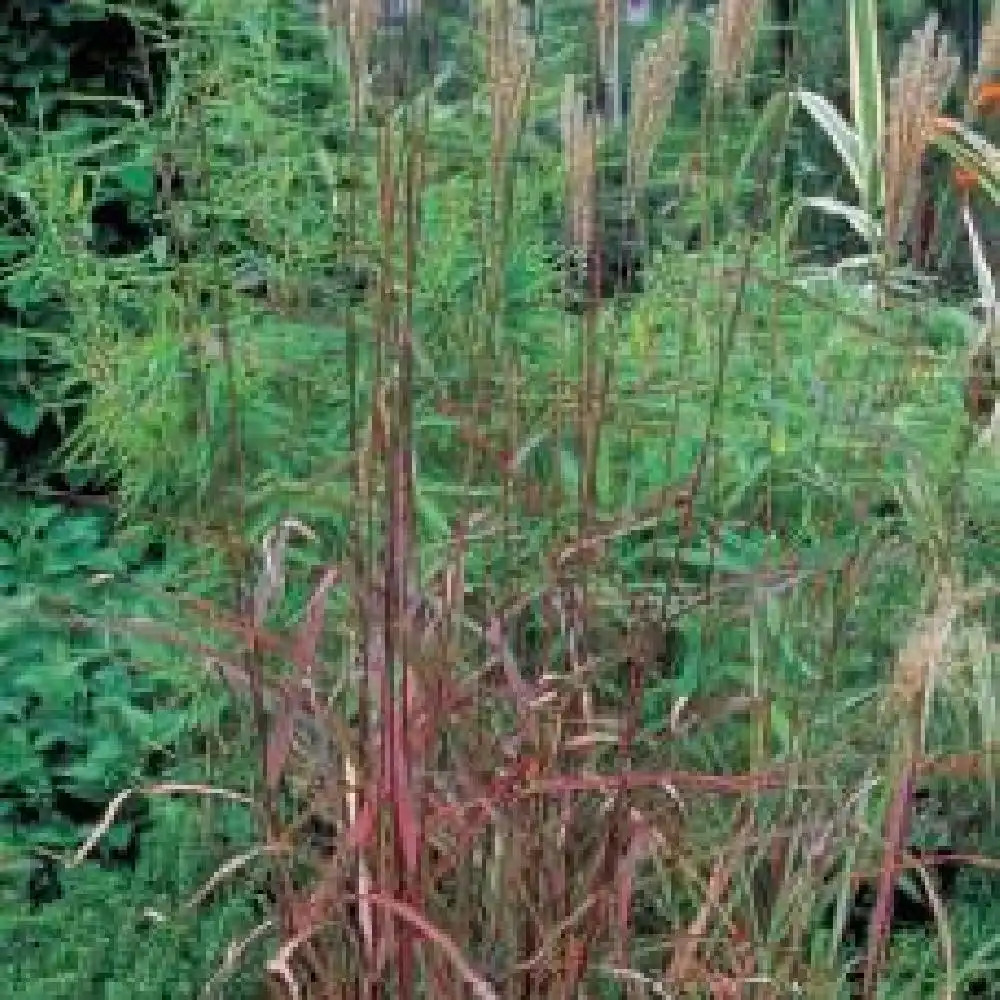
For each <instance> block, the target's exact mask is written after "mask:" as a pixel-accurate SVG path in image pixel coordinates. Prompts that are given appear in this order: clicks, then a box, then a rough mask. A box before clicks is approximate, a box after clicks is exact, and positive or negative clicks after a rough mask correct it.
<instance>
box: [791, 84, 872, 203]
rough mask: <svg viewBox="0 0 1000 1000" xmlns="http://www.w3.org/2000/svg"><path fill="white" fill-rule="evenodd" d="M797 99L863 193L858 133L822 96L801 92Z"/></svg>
mask: <svg viewBox="0 0 1000 1000" xmlns="http://www.w3.org/2000/svg"><path fill="white" fill-rule="evenodd" d="M796 98H797V99H798V102H799V104H801V105H802V107H803V108H805V109H806V111H808V112H809V114H810V115H811V116H812V118H813V121H815V122H816V124H817V125H819V127H820V128H821V129H822V130H823V131H824V132H825V133H826V135H827V138H828V139H829V140H830V141H831V142H832V143H833V145H834V147H835V148H836V150H837V152H838V153H839V154H840V158H841V160H843V162H844V166H845V167H847V170H848V172H849V173H850V175H851V180H853V181H854V186H855V187H856V188H857V189H858V192H859V193H861V192H862V191H863V185H864V176H863V173H862V161H861V149H860V144H859V140H858V135H857V132H855V130H854V129H853V128H852V127H851V126H850V125H849V124H848V123H847V122H846V121H844V118H843V115H841V113H840V112H839V111H838V110H837V109H836V108H835V107H834V106H833V105H832V104H831V103H830V102H829V101H828V100H827V99H826V98H825V97H824V96H823V95H822V94H816V93H814V92H813V91H811V90H800V91H797V92H796Z"/></svg>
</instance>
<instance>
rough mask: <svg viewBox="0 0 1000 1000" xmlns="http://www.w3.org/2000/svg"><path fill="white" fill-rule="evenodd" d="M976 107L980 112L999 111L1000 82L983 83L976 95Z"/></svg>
mask: <svg viewBox="0 0 1000 1000" xmlns="http://www.w3.org/2000/svg"><path fill="white" fill-rule="evenodd" d="M976 107H977V108H979V109H980V110H981V111H997V110H1000V80H992V81H990V82H989V83H986V82H983V83H981V84H980V85H979V88H978V92H977V93H976Z"/></svg>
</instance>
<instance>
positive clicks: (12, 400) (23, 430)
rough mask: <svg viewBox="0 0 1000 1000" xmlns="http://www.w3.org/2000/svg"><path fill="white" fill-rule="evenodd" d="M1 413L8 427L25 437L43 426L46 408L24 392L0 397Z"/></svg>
mask: <svg viewBox="0 0 1000 1000" xmlns="http://www.w3.org/2000/svg"><path fill="white" fill-rule="evenodd" d="M0 415H2V416H3V420H4V422H5V423H6V424H7V426H8V427H11V428H13V429H14V430H15V431H17V432H18V434H22V435H24V437H31V435H32V434H34V433H35V432H36V431H37V430H38V428H39V427H40V426H41V423H42V418H43V417H44V416H45V410H44V408H43V407H42V406H41V404H40V403H37V402H36V401H35V400H33V399H31V398H30V397H29V396H27V395H26V394H24V393H18V394H17V395H15V396H6V397H3V398H0Z"/></svg>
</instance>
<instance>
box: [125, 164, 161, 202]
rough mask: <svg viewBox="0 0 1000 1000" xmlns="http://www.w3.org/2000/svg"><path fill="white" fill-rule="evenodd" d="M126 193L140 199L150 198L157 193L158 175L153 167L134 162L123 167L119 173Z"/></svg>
mask: <svg viewBox="0 0 1000 1000" xmlns="http://www.w3.org/2000/svg"><path fill="white" fill-rule="evenodd" d="M118 177H119V180H120V181H121V185H122V189H123V190H124V191H125V193H126V194H129V195H132V196H133V197H134V198H138V199H140V200H148V199H150V198H153V197H154V196H155V195H156V176H155V174H154V173H153V169H152V167H148V166H145V165H142V164H138V163H134V164H130V165H129V166H127V167H123V168H122V170H121V172H120V173H119V175H118Z"/></svg>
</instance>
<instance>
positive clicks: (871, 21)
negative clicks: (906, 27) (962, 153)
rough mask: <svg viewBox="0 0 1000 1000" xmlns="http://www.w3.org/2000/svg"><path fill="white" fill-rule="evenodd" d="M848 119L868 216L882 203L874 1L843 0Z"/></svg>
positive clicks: (879, 86) (879, 76) (879, 75)
mask: <svg viewBox="0 0 1000 1000" xmlns="http://www.w3.org/2000/svg"><path fill="white" fill-rule="evenodd" d="M847 15H848V28H847V44H848V52H849V57H850V74H851V117H852V119H853V123H854V131H855V134H856V135H857V137H858V156H859V160H858V163H859V167H860V171H859V173H860V178H861V183H860V184H859V186H858V190H859V192H860V194H861V207H862V208H863V209H865V211H866V212H868V213H869V214H871V215H874V213H875V212H876V211H877V209H878V208H879V207H880V206H881V204H882V201H883V194H884V192H883V178H882V171H881V152H882V142H883V138H882V133H883V128H884V124H883V123H884V118H883V115H884V109H883V94H882V67H881V64H880V63H879V51H878V31H879V29H878V4H877V0H847Z"/></svg>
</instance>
